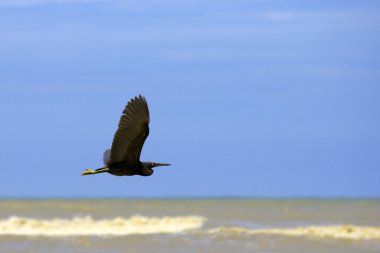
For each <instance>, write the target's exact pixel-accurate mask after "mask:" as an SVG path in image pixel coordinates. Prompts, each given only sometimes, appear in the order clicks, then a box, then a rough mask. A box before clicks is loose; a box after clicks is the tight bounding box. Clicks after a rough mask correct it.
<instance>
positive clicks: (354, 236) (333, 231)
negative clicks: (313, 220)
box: [207, 225, 380, 240]
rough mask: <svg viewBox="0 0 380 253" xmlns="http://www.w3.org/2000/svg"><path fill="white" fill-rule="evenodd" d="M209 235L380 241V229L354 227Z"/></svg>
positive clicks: (221, 231)
mask: <svg viewBox="0 0 380 253" xmlns="http://www.w3.org/2000/svg"><path fill="white" fill-rule="evenodd" d="M207 233H208V234H213V235H218V236H242V235H279V236H297V237H320V238H330V239H349V240H380V227H361V226H354V225H341V226H310V227H295V228H268V229H246V228H242V227H219V228H215V229H210V230H208V231H207Z"/></svg>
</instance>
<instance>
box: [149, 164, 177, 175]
mask: <svg viewBox="0 0 380 253" xmlns="http://www.w3.org/2000/svg"><path fill="white" fill-rule="evenodd" d="M142 164H143V167H144V168H143V175H144V176H150V175H152V174H153V170H152V168H155V167H159V166H169V165H171V164H169V163H155V162H143V163H142Z"/></svg>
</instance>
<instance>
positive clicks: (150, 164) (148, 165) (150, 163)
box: [143, 162, 171, 169]
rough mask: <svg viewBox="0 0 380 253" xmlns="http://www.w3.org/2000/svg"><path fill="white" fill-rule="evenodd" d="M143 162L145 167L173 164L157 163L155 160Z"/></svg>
mask: <svg viewBox="0 0 380 253" xmlns="http://www.w3.org/2000/svg"><path fill="white" fill-rule="evenodd" d="M143 164H144V167H147V168H149V169H151V168H155V167H159V166H170V165H171V164H169V163H155V162H145V163H143Z"/></svg>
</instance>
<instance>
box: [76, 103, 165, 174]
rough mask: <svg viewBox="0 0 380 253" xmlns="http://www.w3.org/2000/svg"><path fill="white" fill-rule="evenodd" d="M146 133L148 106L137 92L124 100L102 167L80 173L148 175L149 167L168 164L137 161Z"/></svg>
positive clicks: (147, 128) (150, 171)
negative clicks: (124, 105)
mask: <svg viewBox="0 0 380 253" xmlns="http://www.w3.org/2000/svg"><path fill="white" fill-rule="evenodd" d="M148 135H149V109H148V104H147V102H146V100H145V97H143V96H141V95H139V96H138V97H135V98H134V99H131V101H129V102H128V104H127V106H126V107H125V109H124V111H123V115H121V118H120V122H119V125H118V128H117V130H116V133H115V136H114V137H113V141H112V147H111V149H107V150H106V151H105V152H104V155H103V162H104V165H105V166H104V167H102V168H99V169H96V170H88V169H87V170H86V171H85V172H83V173H82V176H85V175H92V174H98V173H103V172H108V173H110V174H112V175H115V176H133V175H140V176H150V175H152V174H153V170H152V168H154V167H158V166H168V165H170V164H168V163H155V162H141V161H140V154H141V150H142V148H143V145H144V142H145V140H146V138H147V137H148Z"/></svg>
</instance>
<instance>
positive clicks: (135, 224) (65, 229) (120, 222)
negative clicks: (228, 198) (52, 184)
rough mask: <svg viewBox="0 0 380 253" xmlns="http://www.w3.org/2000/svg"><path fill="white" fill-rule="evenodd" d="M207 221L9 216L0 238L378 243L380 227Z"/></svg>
mask: <svg viewBox="0 0 380 253" xmlns="http://www.w3.org/2000/svg"><path fill="white" fill-rule="evenodd" d="M205 222H206V218H204V217H201V216H166V217H146V216H139V215H136V216H132V217H130V218H123V217H116V218H111V219H99V220H96V219H93V218H92V217H90V216H85V217H74V218H72V219H34V218H25V217H18V216H12V217H9V218H7V219H3V220H0V235H20V236H124V235H137V234H139V235H144V234H174V233H181V232H185V231H189V230H195V231H194V232H195V234H202V235H205V234H207V235H212V236H223V237H230V238H233V237H242V236H243V237H245V236H260V235H263V236H265V235H269V236H290V237H319V238H326V239H349V240H380V227H364V226H355V225H339V226H309V227H294V228H265V229H249V228H243V227H217V228H212V229H207V230H200V229H201V228H202V226H203V225H204V223H205Z"/></svg>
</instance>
